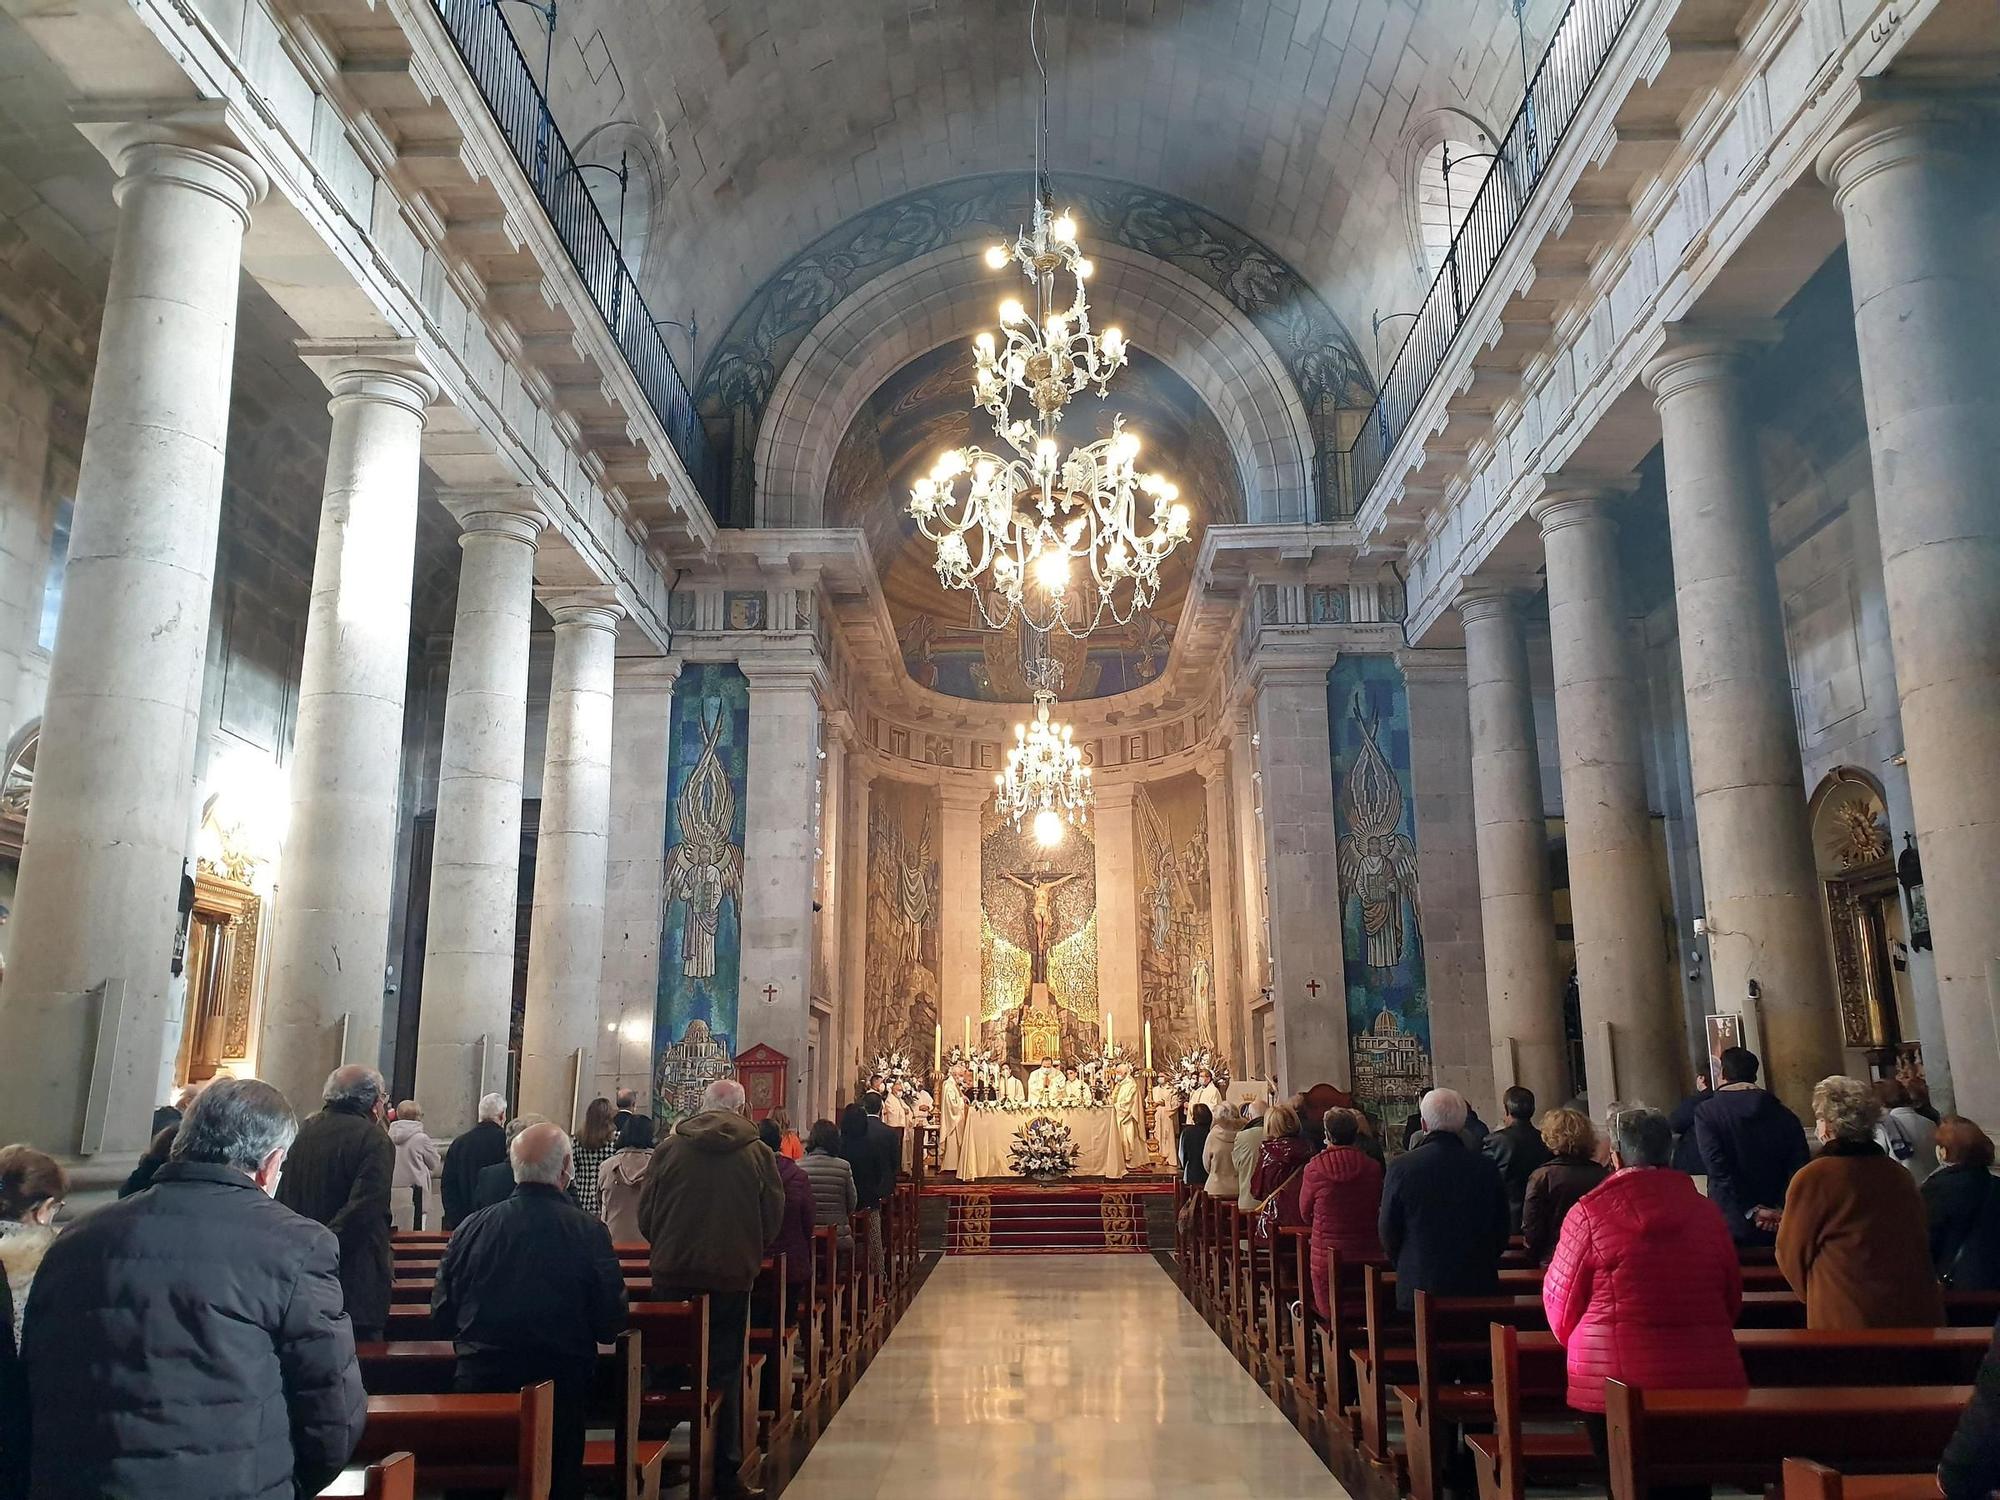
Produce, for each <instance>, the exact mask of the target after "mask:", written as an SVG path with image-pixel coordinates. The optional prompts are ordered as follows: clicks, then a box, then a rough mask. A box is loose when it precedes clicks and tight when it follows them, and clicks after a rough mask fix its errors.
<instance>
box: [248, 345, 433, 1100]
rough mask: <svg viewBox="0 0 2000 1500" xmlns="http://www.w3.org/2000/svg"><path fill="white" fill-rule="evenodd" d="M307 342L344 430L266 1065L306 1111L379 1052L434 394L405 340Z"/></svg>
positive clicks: (260, 1054)
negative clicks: (413, 596)
mask: <svg viewBox="0 0 2000 1500" xmlns="http://www.w3.org/2000/svg"><path fill="white" fill-rule="evenodd" d="M300 353H301V354H302V356H303V357H304V358H305V361H306V363H307V364H309V365H311V366H312V367H313V368H314V369H315V370H316V371H318V373H319V375H320V378H321V379H323V380H325V381H326V383H327V386H328V388H329V389H330V390H331V391H332V392H333V400H332V401H331V402H330V403H329V404H328V409H329V410H330V411H331V412H332V413H333V431H332V435H331V436H330V437H329V438H328V441H327V460H326V492H325V495H324V496H323V498H322V499H321V501H320V513H319V547H318V550H317V552H316V553H315V555H314V557H313V584H312V598H311V600H310V602H309V603H308V604H307V607H306V643H305V659H304V663H303V665H302V666H301V668H300V673H299V708H298V729H297V733H296V736H295V738H294V739H293V741H292V759H291V767H290V790H291V818H290V822H289V823H288V825H287V830H286V834H285V849H284V858H283V859H282V860H281V861H280V863H279V866H278V892H277V902H276V908H277V909H276V912H275V914H274V917H273V921H272V924H271V977H270V982H269V987H268V994H269V996H270V1000H269V1002H268V1003H267V1004H266V1005H265V1007H264V1032H263V1040H262V1042H261V1043H260V1044H259V1047H258V1051H257V1071H258V1073H259V1074H260V1075H261V1076H262V1077H263V1078H264V1079H265V1080H266V1081H268V1082H270V1083H273V1084H275V1085H277V1087H278V1088H280V1089H282V1090H284V1093H285V1096H286V1097H287V1098H288V1099H290V1100H291V1101H292V1107H293V1108H294V1109H296V1110H298V1111H299V1113H300V1116H301V1118H303V1117H304V1115H305V1114H307V1113H308V1112H310V1111H312V1110H314V1109H317V1108H318V1107H319V1096H320V1089H321V1088H322V1086H323V1085H324V1084H325V1082H326V1075H327V1074H328V1073H330V1072H332V1071H333V1070H334V1069H335V1068H337V1067H339V1066H340V1065H341V1064H342V1063H347V1062H362V1063H367V1064H369V1065H370V1066H371V1067H372V1066H374V1065H375V1064H376V1063H377V1062H378V1061H379V1060H380V1053H381V1050H382V993H383V980H384V972H385V966H386V964H387V962H388V952H389V915H390V913H389V902H390V894H391V888H392V887H393V885H394V883H395V872H396V814H397V810H398V806H399V794H400V793H401V790H402V769H403V689H404V684H405V683H406V681H407V680H408V678H409V675H410V588H411V572H412V569H413V567H414V560H415V556H416V542H417V471H418V468H419V465H420V461H421V459H420V454H419V451H418V448H419V443H420V442H421V439H422V436H423V430H424V408H425V407H426V406H428V405H429V404H430V403H431V402H433V401H435V400H436V399H437V394H438V391H437V385H436V382H434V381H433V380H432V379H431V377H430V376H429V375H428V374H426V373H425V372H424V370H423V368H422V366H421V365H420V364H419V363H418V361H417V358H416V353H415V347H414V346H413V345H411V344H410V343H408V342H407V341H404V340H385V341H382V342H381V343H379V344H376V345H374V346H372V347H371V346H369V345H367V344H339V345H333V344H319V345H304V346H302V347H301V350H300Z"/></svg>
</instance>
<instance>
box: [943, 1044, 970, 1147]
mask: <svg viewBox="0 0 2000 1500" xmlns="http://www.w3.org/2000/svg"><path fill="white" fill-rule="evenodd" d="M965 1088H966V1072H965V1069H963V1068H953V1069H952V1070H951V1071H950V1072H949V1073H947V1074H945V1079H944V1087H943V1088H942V1089H941V1090H939V1092H940V1093H942V1094H943V1095H944V1110H943V1113H942V1114H941V1115H940V1117H939V1131H938V1165H939V1166H940V1167H942V1168H943V1169H944V1170H945V1171H947V1172H956V1171H957V1170H958V1161H959V1153H960V1152H961V1151H962V1150H963V1149H964V1147H965V1122H966V1119H967V1117H968V1116H969V1115H970V1113H971V1109H970V1106H969V1105H968V1104H967V1102H966V1098H965Z"/></svg>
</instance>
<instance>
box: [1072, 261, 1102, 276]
mask: <svg viewBox="0 0 2000 1500" xmlns="http://www.w3.org/2000/svg"><path fill="white" fill-rule="evenodd" d="M1096 269H1097V265H1096V263H1095V262H1093V261H1090V260H1087V259H1086V260H1080V261H1078V262H1077V263H1076V279H1077V280H1078V281H1088V280H1090V277H1091V274H1092V273H1093V272H1094V271H1096Z"/></svg>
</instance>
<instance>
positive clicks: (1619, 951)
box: [1531, 482, 1685, 1112]
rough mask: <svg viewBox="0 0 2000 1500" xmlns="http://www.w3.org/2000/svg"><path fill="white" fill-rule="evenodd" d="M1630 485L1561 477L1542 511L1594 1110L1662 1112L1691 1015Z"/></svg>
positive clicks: (1541, 503)
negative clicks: (1673, 947) (1632, 610)
mask: <svg viewBox="0 0 2000 1500" xmlns="http://www.w3.org/2000/svg"><path fill="white" fill-rule="evenodd" d="M1615 493H1617V489H1616V487H1605V486H1588V485H1585V486H1570V485H1564V484H1558V483H1554V482H1551V483H1550V485H1549V486H1548V488H1547V489H1546V490H1545V491H1544V492H1543V494H1542V498H1541V499H1539V500H1537V501H1536V502H1535V504H1534V506H1533V507H1532V512H1531V513H1532V514H1533V515H1534V517H1535V519H1536V521H1537V522H1539V523H1540V525H1541V528H1542V543H1543V546H1544V547H1545V548H1546V549H1547V554H1548V578H1549V636H1550V640H1551V643H1552V650H1553V654H1554V657H1555V686H1556V738H1557V741H1558V743H1559V746H1560V752H1561V753H1560V758H1559V759H1560V770H1561V774H1562V788H1563V819H1564V825H1565V834H1566V839H1567V842H1568V845H1569V889H1570V910H1571V916H1572V919H1573V921H1574V923H1575V927H1576V967H1577V984H1578V987H1579V989H1580V991H1581V998H1582V1004H1583V1045H1584V1062H1585V1068H1586V1071H1587V1072H1588V1073H1589V1085H1590V1103H1591V1108H1592V1110H1593V1112H1601V1111H1602V1110H1603V1109H1604V1107H1605V1106H1606V1105H1609V1104H1611V1103H1612V1102H1613V1101H1618V1102H1621V1103H1628V1104H1630V1103H1645V1104H1649V1105H1652V1106H1653V1107H1655V1108H1657V1109H1665V1108H1668V1107H1670V1106H1671V1105H1672V1103H1673V1102H1674V1100H1675V1099H1677V1098H1678V1097H1679V1095H1680V1090H1681V1088H1682V1086H1683V1078H1684V1075H1685V1065H1684V1064H1682V1063H1681V1062H1680V1060H1679V1053H1680V1051H1681V1040H1680V1034H1681V1028H1680V1019H1679V1015H1678V1012H1677V1010H1676V1004H1675V1000H1674V996H1673V991H1672V989H1671V988H1670V987H1669V985H1668V983H1667V968H1666V962H1667V959H1666V949H1665V946H1664V942H1663V939H1662V936H1661V932H1662V928H1661V923H1660V896H1659V890H1658V886H1657V884H1656V882H1655V879H1654V873H1653V841H1652V830H1651V817H1650V815H1649V813H1648V809H1647V805H1646V774H1645V746H1644V743H1643V736H1642V732H1641V725H1640V719H1639V683H1638V678H1637V675H1636V672H1637V669H1636V667H1635V665H1634V661H1633V655H1632V651H1631V647H1630V643H1629V642H1628V640H1627V639H1626V630H1627V625H1628V619H1627V614H1626V608H1625V589H1624V584H1623V582H1622V580H1621V579H1620V577H1619V571H1618V547H1617V527H1616V523H1615V522H1614V521H1613V520H1612V518H1611V514H1610V511H1609V509H1608V508H1607V506H1608V502H1609V499H1610V497H1611V495H1612V494H1615Z"/></svg>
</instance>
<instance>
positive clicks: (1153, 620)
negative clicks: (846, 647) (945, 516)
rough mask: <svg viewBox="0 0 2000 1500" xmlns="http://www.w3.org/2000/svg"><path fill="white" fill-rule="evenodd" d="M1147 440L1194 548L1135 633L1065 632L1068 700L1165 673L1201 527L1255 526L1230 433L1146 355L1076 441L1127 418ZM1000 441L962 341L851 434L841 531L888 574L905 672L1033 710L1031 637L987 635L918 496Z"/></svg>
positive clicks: (835, 485)
mask: <svg viewBox="0 0 2000 1500" xmlns="http://www.w3.org/2000/svg"><path fill="white" fill-rule="evenodd" d="M1119 416H1122V417H1123V418H1124V420H1125V424H1126V426H1127V427H1128V428H1129V429H1131V430H1133V431H1136V432H1138V433H1140V434H1141V435H1142V440H1143V441H1144V442H1145V444H1146V446H1145V449H1144V450H1143V452H1142V453H1141V456H1140V461H1141V465H1142V467H1145V468H1148V469H1154V470H1157V471H1158V472H1160V473H1163V474H1165V475H1167V476H1168V477H1169V478H1171V479H1172V480H1173V481H1174V482H1175V483H1176V484H1177V485H1178V486H1179V487H1180V491H1181V497H1182V499H1183V500H1184V501H1186V502H1187V503H1188V506H1189V508H1190V510H1191V511H1192V512H1193V516H1194V523H1195V524H1194V529H1193V533H1192V535H1191V537H1190V539H1189V541H1188V543H1187V544H1186V545H1184V546H1182V547H1180V548H1178V549H1177V550H1176V551H1175V553H1174V554H1173V556H1172V557H1171V558H1169V559H1168V561H1167V563H1166V565H1165V567H1164V568H1163V569H1162V574H1163V585H1162V588H1161V591H1160V596H1159V598H1158V599H1157V600H1156V601H1155V603H1154V604H1153V606H1152V607H1151V608H1150V609H1149V610H1146V611H1144V612H1142V613H1141V614H1140V615H1138V616H1137V617H1136V618H1134V620H1133V621H1132V622H1131V623H1130V624H1129V625H1124V626H1119V625H1112V624H1108V623H1107V624H1106V625H1103V626H1100V627H1099V628H1098V630H1096V631H1095V632H1093V633H1092V636H1091V638H1090V641H1089V643H1088V645H1087V646H1086V645H1085V644H1084V643H1082V642H1076V641H1072V640H1070V639H1069V638H1067V637H1066V636H1062V635H1060V633H1059V634H1058V636H1057V637H1056V639H1055V640H1054V642H1053V643H1052V644H1053V649H1054V652H1055V655H1056V656H1057V658H1058V659H1059V660H1060V661H1062V663H1063V666H1064V678H1065V681H1064V690H1063V696H1064V697H1066V698H1096V697H1105V696H1108V695H1110V694H1113V693H1122V692H1126V691H1129V690H1131V689H1133V688H1138V687H1143V686H1144V685H1145V684H1146V683H1147V682H1149V681H1151V680H1152V678H1153V677H1154V676H1156V675H1157V674H1158V673H1159V671H1160V669H1161V668H1162V667H1164V666H1165V665H1166V658H1167V651H1168V648H1169V647H1170V646H1171V644H1172V641H1173V629H1174V623H1175V621H1176V620H1177V619H1178V618H1179V616H1180V611H1181V604H1182V601H1183V600H1184V599H1185V598H1186V595H1187V584H1188V578H1189V575H1190V572H1191V570H1192V567H1193V559H1194V556H1195V553H1196V551H1197V550H1198V548H1199V546H1200V542H1201V533H1202V531H1203V530H1204V529H1205V528H1206V527H1207V526H1209V525H1211V524H1217V523H1227V522H1235V521H1240V520H1242V519H1243V516H1244V500H1243V490H1242V485H1241V482H1240V480H1239V479H1238V476H1237V471H1236V464H1235V459H1234V457H1233V455H1232V454H1231V452H1230V447H1229V443H1228V440H1227V438H1226V437H1225V436H1224V434H1223V431H1222V427H1221V424H1220V423H1219V422H1217V421H1216V419H1215V416H1214V415H1213V414H1212V413H1211V412H1210V411H1209V410H1208V409H1207V407H1205V406H1204V405H1203V404H1202V402H1201V400H1200V398H1199V397H1198V396H1196V395H1195V393H1194V391H1193V390H1192V389H1191V388H1190V387H1189V386H1188V384H1187V382H1186V381H1184V380H1182V379H1181V378H1180V377H1179V376H1178V375H1176V374H1175V373H1174V372H1173V371H1172V370H1170V369H1169V368H1168V367H1167V366H1166V365H1164V364H1162V363H1161V362H1160V361H1159V360H1157V359H1154V358H1153V357H1151V356H1150V355H1147V354H1145V353H1144V352H1142V351H1139V350H1134V351H1133V352H1132V355H1131V363H1130V364H1129V365H1128V366H1127V367H1126V368H1125V369H1124V370H1122V371H1121V372H1120V373H1119V374H1118V375H1117V377H1116V378H1115V379H1114V380H1113V382H1112V385H1111V390H1110V394H1109V396H1108V397H1106V398H1103V399H1100V398H1098V397H1097V396H1096V395H1095V394H1094V393H1090V392H1086V393H1085V394H1083V395H1082V396H1079V397H1076V398H1075V399H1073V400H1072V401H1071V402H1070V404H1069V406H1068V407H1067V408H1066V409H1065V412H1064V416H1063V422H1062V434H1063V439H1064V441H1065V442H1086V441H1089V440H1090V439H1092V438H1095V437H1101V436H1104V435H1106V434H1108V433H1109V432H1110V431H1111V424H1112V421H1113V418H1114V417H1119ZM975 441H976V442H979V443H982V444H983V445H985V446H987V447H993V446H996V445H997V440H996V439H995V438H994V437H993V435H992V430H991V423H990V419H989V418H987V416H986V415H985V413H983V412H975V411H974V410H973V408H972V351H971V348H970V346H969V345H968V344H966V343H964V342H963V341H957V342H953V343H951V344H946V345H944V346H942V347H940V348H938V349H934V350H932V351H931V352H930V353H928V354H925V355H922V356H920V357H919V358H917V359H914V360H911V361H910V362H909V363H908V364H906V365H904V366H903V367H902V368H901V369H900V370H898V371H896V373H895V374H893V375H892V376H890V377H889V379H888V380H886V381H884V382H883V383H882V385H881V386H880V387H879V388H878V389H877V390H876V391H875V393H874V395H873V396H871V397H870V398H869V400H868V401H867V402H866V403H865V404H864V405H863V407H862V409H861V410H860V411H859V412H858V413H857V414H856V416H855V418H854V421H853V422H852V423H851V424H850V425H849V427H848V429H847V433H846V435H845V436H844V437H843V438H842V440H841V443H840V447H839V449H838V450H837V452H836V454H835V458H834V465H833V477H832V480H831V482H830V484H829V485H828V493H827V497H826V521H827V524H828V525H830V526H854V527H859V528H860V529H861V530H862V531H863V532H865V533H866V534H867V537H868V542H869V548H870V551H871V552H872V553H873V554H874V557H875V563H876V567H877V568H878V569H879V570H880V572H881V577H882V590H883V595H884V597H885V599H886V600H887V603H888V606H889V613H890V617H891V618H892V619H893V620H894V621H895V625H896V634H897V637H898V639H899V641H900V643H901V646H902V652H903V663H904V666H905V668H906V669H907V670H908V671H909V673H910V675H911V677H912V678H913V679H914V680H915V681H916V682H917V683H918V685H919V686H922V687H927V688H933V689H935V690H936V691H938V692H941V693H945V694H948V695H950V696H953V697H959V698H973V699H981V700H985V701H988V702H1008V703H1011V702H1026V701H1028V699H1029V697H1030V696H1031V693H1030V689H1029V687H1028V684H1027V682H1026V680H1025V678H1024V676H1023V674H1022V660H1023V658H1022V644H1023V642H1022V639H1021V632H1020V630H1019V629H1018V628H1009V629H1007V630H1003V631H993V630H989V629H986V628H985V627H984V625H983V624H982V622H981V621H980V619H979V616H978V611H977V609H976V607H975V605H974V602H973V599H972V596H971V595H970V594H968V593H966V592H964V591H962V590H956V589H947V588H945V587H944V586H943V585H942V584H940V583H939V582H938V580H937V574H936V573H935V571H933V569H932V558H933V556H934V549H933V548H932V546H931V544H930V543H928V542H926V541H925V540H924V538H923V537H922V536H921V535H920V534H919V533H918V531H917V528H916V523H915V522H914V521H912V520H911V519H910V518H909V514H908V510H907V504H908V500H909V494H910V486H911V485H912V484H913V483H914V482H915V481H916V479H917V477H918V476H919V475H921V474H923V473H926V472H928V470H929V469H930V467H931V465H932V464H933V463H935V462H936V460H937V456H938V454H939V453H940V452H942V451H943V450H945V449H947V448H956V447H961V446H963V445H965V444H966V443H968V442H975Z"/></svg>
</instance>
